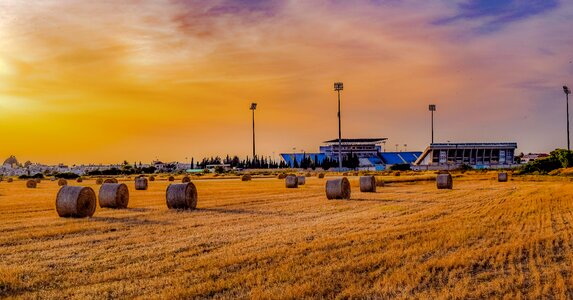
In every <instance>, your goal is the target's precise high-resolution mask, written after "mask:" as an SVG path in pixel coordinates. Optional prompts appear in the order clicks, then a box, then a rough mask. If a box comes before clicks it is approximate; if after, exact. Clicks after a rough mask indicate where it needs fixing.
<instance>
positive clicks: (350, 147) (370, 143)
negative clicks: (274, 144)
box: [281, 138, 422, 170]
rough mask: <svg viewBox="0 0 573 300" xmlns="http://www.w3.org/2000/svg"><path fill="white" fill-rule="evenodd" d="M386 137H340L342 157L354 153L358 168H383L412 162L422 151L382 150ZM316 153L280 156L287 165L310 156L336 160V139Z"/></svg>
mask: <svg viewBox="0 0 573 300" xmlns="http://www.w3.org/2000/svg"><path fill="white" fill-rule="evenodd" d="M386 140H387V139H386V138H362V139H342V140H341V144H342V147H341V148H340V149H341V154H342V157H343V159H347V158H348V157H350V156H352V155H355V156H357V157H358V160H359V168H360V169H368V170H384V169H386V167H388V166H390V165H395V164H412V163H413V162H415V161H416V160H417V159H418V157H419V156H420V155H421V154H422V152H415V151H413V152H382V143H384V142H385V141H386ZM319 151H320V152H318V153H282V154H281V157H282V159H283V160H284V161H285V163H286V164H287V165H289V166H291V167H292V166H294V165H295V160H296V164H297V165H300V164H301V162H302V160H303V159H304V158H310V159H311V160H312V161H315V163H317V164H320V163H322V161H323V160H324V159H326V158H328V159H330V160H335V161H337V160H338V139H334V140H330V141H326V142H324V145H323V146H320V148H319Z"/></svg>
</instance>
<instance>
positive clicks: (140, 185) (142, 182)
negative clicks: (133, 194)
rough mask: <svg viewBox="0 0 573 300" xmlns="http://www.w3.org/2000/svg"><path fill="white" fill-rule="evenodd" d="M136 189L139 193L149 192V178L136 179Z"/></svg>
mask: <svg viewBox="0 0 573 300" xmlns="http://www.w3.org/2000/svg"><path fill="white" fill-rule="evenodd" d="M135 189H136V190H139V191H144V190H147V178H145V177H138V178H135Z"/></svg>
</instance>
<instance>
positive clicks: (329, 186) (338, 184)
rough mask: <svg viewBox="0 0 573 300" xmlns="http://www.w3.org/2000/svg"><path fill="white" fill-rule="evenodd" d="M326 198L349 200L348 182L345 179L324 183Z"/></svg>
mask: <svg viewBox="0 0 573 300" xmlns="http://www.w3.org/2000/svg"><path fill="white" fill-rule="evenodd" d="M326 198H327V199H328V200H332V199H347V200H348V199H350V182H349V181H348V179H347V178H346V177H342V178H338V179H331V180H327V181H326Z"/></svg>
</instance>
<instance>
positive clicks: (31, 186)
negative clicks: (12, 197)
mask: <svg viewBox="0 0 573 300" xmlns="http://www.w3.org/2000/svg"><path fill="white" fill-rule="evenodd" d="M37 184H38V183H37V182H36V180H34V179H30V180H28V181H26V187H27V188H29V189H35V188H36V185H37Z"/></svg>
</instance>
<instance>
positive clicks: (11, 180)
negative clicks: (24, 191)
mask: <svg viewBox="0 0 573 300" xmlns="http://www.w3.org/2000/svg"><path fill="white" fill-rule="evenodd" d="M13 181H14V179H12V178H8V179H6V182H13Z"/></svg>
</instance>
